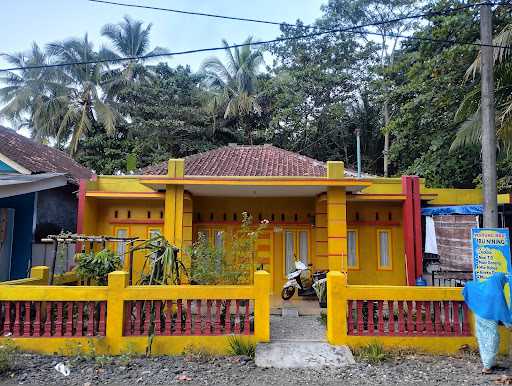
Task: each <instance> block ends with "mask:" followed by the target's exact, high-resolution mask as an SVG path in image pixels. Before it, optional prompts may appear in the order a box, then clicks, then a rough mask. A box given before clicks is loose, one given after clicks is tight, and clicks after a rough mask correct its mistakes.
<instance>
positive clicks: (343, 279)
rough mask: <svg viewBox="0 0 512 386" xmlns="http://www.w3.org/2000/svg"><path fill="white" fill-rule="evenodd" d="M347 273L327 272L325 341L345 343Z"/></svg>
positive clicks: (338, 343) (335, 343) (336, 343)
mask: <svg viewBox="0 0 512 386" xmlns="http://www.w3.org/2000/svg"><path fill="white" fill-rule="evenodd" d="M346 290H347V275H346V274H344V273H341V272H338V271H330V272H328V273H327V341H328V342H329V343H330V344H334V345H340V344H345V343H346V337H347V299H346V293H345V292H346Z"/></svg>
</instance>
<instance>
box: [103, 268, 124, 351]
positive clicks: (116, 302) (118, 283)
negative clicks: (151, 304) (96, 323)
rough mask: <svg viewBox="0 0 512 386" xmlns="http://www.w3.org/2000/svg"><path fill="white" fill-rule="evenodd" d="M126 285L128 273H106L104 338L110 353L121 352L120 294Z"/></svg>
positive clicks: (121, 318)
mask: <svg viewBox="0 0 512 386" xmlns="http://www.w3.org/2000/svg"><path fill="white" fill-rule="evenodd" d="M127 285H128V273H127V272H123V271H114V272H111V273H109V274H108V297H107V331H106V338H107V342H108V345H109V349H110V353H111V354H114V355H115V354H120V353H121V352H122V338H123V323H124V300H123V297H122V296H120V295H121V293H122V292H123V291H124V289H125V288H126V286H127Z"/></svg>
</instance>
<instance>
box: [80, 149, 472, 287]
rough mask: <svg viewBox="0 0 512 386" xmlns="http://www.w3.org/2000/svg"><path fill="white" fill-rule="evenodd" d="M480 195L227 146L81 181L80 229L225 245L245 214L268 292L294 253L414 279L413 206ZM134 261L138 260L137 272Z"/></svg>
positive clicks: (379, 275) (382, 280)
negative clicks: (261, 228) (256, 230)
mask: <svg viewBox="0 0 512 386" xmlns="http://www.w3.org/2000/svg"><path fill="white" fill-rule="evenodd" d="M481 198H482V193H481V190H478V189H468V190H461V189H428V188H426V187H425V185H424V181H423V180H420V179H419V178H417V177H412V176H404V177H402V178H381V177H372V176H367V175H366V176H364V178H359V179H358V178H355V173H354V172H353V171H349V170H347V169H345V168H344V165H343V163H342V162H339V161H329V162H327V163H323V162H320V161H317V160H314V159H311V158H309V157H305V156H302V155H300V154H296V153H292V152H289V151H286V150H282V149H279V148H277V147H274V146H270V145H261V146H236V145H230V146H225V147H221V148H218V149H215V150H211V151H208V152H205V153H200V154H196V155H192V156H189V157H186V158H185V159H179V160H169V162H164V163H162V164H159V165H154V166H150V167H147V168H145V169H142V170H141V171H140V175H130V176H99V177H98V178H97V179H95V180H94V181H82V182H81V185H80V198H79V201H80V203H79V214H78V216H79V223H78V228H79V231H81V232H84V233H87V234H105V235H115V236H121V237H126V236H132V237H139V238H148V237H149V236H150V235H151V234H152V233H156V232H162V233H163V234H164V235H165V236H166V238H167V239H168V240H169V241H170V242H172V243H174V244H175V245H177V246H178V247H179V248H184V247H186V246H188V245H190V244H191V243H192V242H193V241H194V240H196V239H197V235H198V234H199V233H202V234H205V235H207V237H208V238H209V240H210V242H211V243H213V244H215V245H216V246H217V247H218V248H229V246H228V245H226V243H225V239H226V235H229V234H230V233H232V232H233V231H234V230H235V229H236V228H237V227H238V226H239V225H240V219H241V213H242V212H244V211H247V212H249V213H250V214H251V215H252V217H253V218H254V220H255V221H256V222H259V221H261V220H263V219H267V220H269V222H270V224H269V226H268V228H267V230H266V231H265V232H263V234H262V235H261V236H260V238H259V240H258V242H257V256H256V261H255V265H256V267H263V268H264V269H265V270H267V271H269V272H271V273H272V276H273V290H274V293H276V294H278V293H280V289H281V286H282V285H283V283H284V282H285V280H286V274H287V272H289V271H290V270H291V269H292V266H293V261H294V259H296V258H297V259H301V260H303V261H304V262H306V263H310V264H312V267H313V270H327V269H331V270H342V271H348V280H349V283H352V284H382V285H414V284H415V282H416V279H417V278H418V277H419V276H420V275H422V273H423V261H422V259H423V245H422V243H423V241H422V231H421V230H422V224H421V206H422V205H425V204H427V203H428V204H430V205H459V204H464V203H466V204H471V203H478V202H480V201H481ZM183 258H184V259H185V260H186V258H185V257H183ZM185 263H186V265H188V266H190V262H189V261H185ZM125 264H127V263H126V262H125ZM141 264H142V257H136V258H135V260H134V264H133V269H134V272H135V274H137V272H138V271H140V269H141ZM127 268H128V267H127Z"/></svg>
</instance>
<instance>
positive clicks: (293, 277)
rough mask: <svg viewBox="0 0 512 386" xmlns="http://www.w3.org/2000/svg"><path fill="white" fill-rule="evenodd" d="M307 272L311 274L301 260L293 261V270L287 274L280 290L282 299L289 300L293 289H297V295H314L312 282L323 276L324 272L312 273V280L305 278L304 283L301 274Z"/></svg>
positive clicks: (293, 292)
mask: <svg viewBox="0 0 512 386" xmlns="http://www.w3.org/2000/svg"><path fill="white" fill-rule="evenodd" d="M304 273H309V275H311V269H310V268H309V267H307V266H306V264H304V263H303V262H302V261H300V260H299V261H296V262H295V270H294V271H292V272H290V273H289V274H288V275H287V279H288V281H287V282H286V283H285V285H284V286H283V289H282V291H281V298H282V299H283V300H289V299H290V298H291V297H292V296H293V295H294V294H295V289H296V288H297V289H298V295H299V296H316V292H315V289H314V288H313V284H314V283H315V282H316V281H318V280H320V279H322V278H325V273H324V272H319V273H314V274H313V275H312V276H313V280H312V281H311V280H307V281H306V283H304V281H303V274H304Z"/></svg>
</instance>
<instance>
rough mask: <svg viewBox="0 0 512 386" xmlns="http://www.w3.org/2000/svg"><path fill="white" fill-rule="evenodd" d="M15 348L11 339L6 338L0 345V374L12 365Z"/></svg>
mask: <svg viewBox="0 0 512 386" xmlns="http://www.w3.org/2000/svg"><path fill="white" fill-rule="evenodd" d="M16 354H17V348H16V346H15V345H14V342H13V341H12V340H6V341H5V342H4V343H3V344H2V345H0V374H4V373H5V372H7V371H9V370H10V369H12V368H13V367H14V363H15V361H16Z"/></svg>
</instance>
